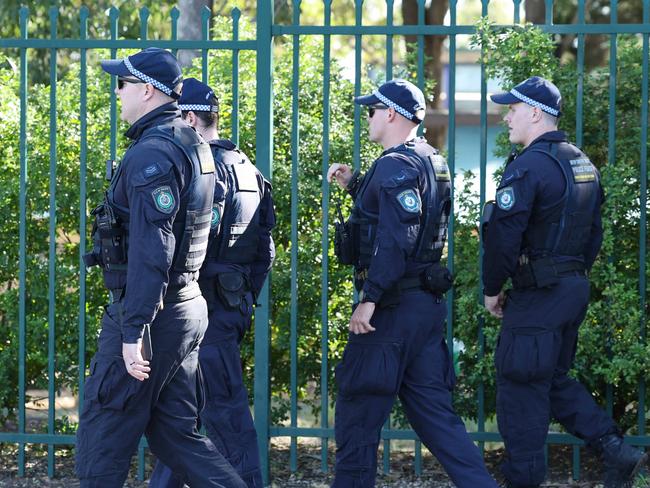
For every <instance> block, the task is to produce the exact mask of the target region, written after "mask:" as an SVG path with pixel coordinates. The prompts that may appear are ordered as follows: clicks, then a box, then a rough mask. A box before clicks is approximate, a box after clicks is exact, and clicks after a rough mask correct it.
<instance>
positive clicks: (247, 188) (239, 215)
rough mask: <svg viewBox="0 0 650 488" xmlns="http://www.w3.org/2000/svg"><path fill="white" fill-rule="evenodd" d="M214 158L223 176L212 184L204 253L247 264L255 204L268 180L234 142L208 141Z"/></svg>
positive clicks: (256, 224) (256, 234)
mask: <svg viewBox="0 0 650 488" xmlns="http://www.w3.org/2000/svg"><path fill="white" fill-rule="evenodd" d="M210 147H211V149H212V155H213V157H214V161H215V162H216V163H217V164H218V165H220V168H221V169H222V173H224V174H225V177H226V182H225V184H226V188H225V191H224V188H223V187H222V186H221V185H219V183H217V184H216V185H215V194H214V201H213V204H212V219H211V230H210V244H209V248H208V257H209V258H210V259H214V260H216V261H218V262H220V263H232V264H250V263H252V262H254V261H255V258H256V256H257V246H258V243H259V238H260V232H261V227H260V215H259V206H260V202H261V201H262V197H263V196H264V192H265V191H268V189H270V188H269V187H270V184H269V183H268V182H267V181H266V180H265V179H264V178H263V177H262V175H261V174H260V172H259V171H258V170H257V168H255V166H254V165H253V163H251V162H250V160H249V159H248V157H247V156H246V155H245V154H244V153H243V152H242V151H240V150H239V148H238V147H237V146H235V144H233V143H232V142H231V141H229V140H226V139H219V140H216V141H211V142H210Z"/></svg>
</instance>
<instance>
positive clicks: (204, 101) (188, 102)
mask: <svg viewBox="0 0 650 488" xmlns="http://www.w3.org/2000/svg"><path fill="white" fill-rule="evenodd" d="M215 100H216V103H215ZM178 108H180V109H181V110H183V111H187V112H189V111H190V110H191V111H192V112H219V99H218V98H217V97H216V95H215V94H214V91H212V88H210V87H209V86H208V85H206V84H205V83H201V82H200V81H199V80H197V79H196V78H187V79H186V80H185V81H183V91H182V93H181V98H180V100H179V101H178Z"/></svg>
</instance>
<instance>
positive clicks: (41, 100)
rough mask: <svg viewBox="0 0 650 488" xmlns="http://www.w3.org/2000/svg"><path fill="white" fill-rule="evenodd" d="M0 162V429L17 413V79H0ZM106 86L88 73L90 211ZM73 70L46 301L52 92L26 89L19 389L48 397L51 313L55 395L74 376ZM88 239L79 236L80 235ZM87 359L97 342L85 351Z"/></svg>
mask: <svg viewBox="0 0 650 488" xmlns="http://www.w3.org/2000/svg"><path fill="white" fill-rule="evenodd" d="M0 79H1V82H0V103H1V104H2V121H3V123H2V124H0V140H2V141H3V144H2V145H0V158H2V160H3V161H5V164H4V170H3V171H2V172H1V173H0V188H2V191H1V192H0V204H1V205H2V208H3V210H4V211H3V218H2V222H1V223H0V229H1V231H0V249H2V251H0V260H1V261H2V264H3V265H2V266H0V283H2V285H1V287H0V290H2V291H1V292H0V321H1V323H2V326H0V385H1V387H0V420H2V419H3V418H5V417H12V416H13V414H14V413H15V408H16V398H17V389H18V371H17V369H18V361H17V358H18V353H17V349H18V297H19V295H18V275H19V245H18V234H19V175H20V164H19V163H20V158H19V137H18V135H19V134H20V125H19V124H20V120H19V114H20V108H19V101H20V98H19V94H18V92H19V91H18V80H17V76H16V74H15V73H14V72H13V71H12V70H10V69H6V70H4V71H2V72H0ZM108 83H109V79H108V77H107V76H99V75H98V68H94V69H90V70H89V73H88V92H87V93H88V113H89V114H92V115H91V116H90V117H89V124H88V133H87V134H88V173H87V179H86V181H85V183H86V185H87V197H88V202H97V201H98V200H99V198H100V197H101V190H102V187H103V186H104V181H103V179H102V175H103V171H104V164H103V162H102V161H104V160H105V159H106V158H107V156H108V141H109V139H110V134H109V125H108V110H107V106H108V92H109V85H108ZM79 89H80V88H79V73H78V66H77V67H76V68H73V69H72V70H71V72H70V74H69V75H68V76H67V77H66V78H65V79H62V80H60V83H58V84H57V105H56V114H55V118H56V123H57V127H56V155H55V158H54V160H55V161H56V167H55V174H54V175H53V176H52V181H53V182H54V188H55V195H56V205H55V209H54V210H55V212H56V232H55V235H54V243H55V248H56V259H55V263H54V269H55V276H56V285H55V287H54V290H53V297H54V301H53V302H51V301H50V287H49V284H48V273H49V259H48V253H49V246H50V233H49V225H50V216H51V215H53V213H52V212H51V210H50V184H51V179H50V125H49V117H50V107H49V97H48V96H47V94H48V92H49V87H46V86H44V85H40V84H36V85H33V86H31V87H30V88H29V94H28V113H27V140H26V143H27V151H28V153H27V176H28V179H27V186H26V205H27V208H26V215H27V224H26V230H27V235H26V237H27V239H26V241H27V248H26V267H25V270H26V275H25V276H26V300H25V301H26V304H25V305H26V320H25V322H26V324H25V325H26V338H27V347H26V354H27V362H26V386H27V388H28V389H29V388H37V389H43V388H47V384H48V376H47V361H48V316H49V313H50V305H52V306H53V307H54V310H53V314H54V327H55V332H56V345H55V347H56V356H55V364H56V371H57V374H56V378H55V384H56V386H57V388H60V387H62V386H70V387H72V388H73V389H74V388H76V380H77V378H78V372H77V369H76V364H78V354H79V353H78V350H79V349H78V348H79V341H78V340H77V338H78V335H79V334H78V325H79V187H80V161H79V152H80V151H79V141H80V117H79ZM82 231H83V232H87V230H86V229H83V230H82ZM100 282H101V279H100V276H99V273H97V272H96V271H93V272H91V273H90V276H89V278H88V280H87V283H88V287H87V290H86V291H87V303H86V308H85V315H86V321H87V322H86V327H87V330H88V337H90V338H92V337H93V336H94V333H95V332H96V330H97V326H98V320H99V316H100V312H101V310H100V308H101V304H102V303H103V299H104V292H103V291H102V290H101V286H100ZM88 346H89V350H88V352H87V355H86V358H87V359H88V358H89V357H90V355H91V354H92V352H93V350H94V340H92V339H90V340H89V342H88Z"/></svg>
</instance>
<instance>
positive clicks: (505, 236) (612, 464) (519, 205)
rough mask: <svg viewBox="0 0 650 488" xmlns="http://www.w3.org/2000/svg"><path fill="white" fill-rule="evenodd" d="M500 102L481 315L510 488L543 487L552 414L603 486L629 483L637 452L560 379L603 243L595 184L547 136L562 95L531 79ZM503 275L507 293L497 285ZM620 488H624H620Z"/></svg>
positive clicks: (576, 158) (575, 158)
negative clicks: (502, 161)
mask: <svg viewBox="0 0 650 488" xmlns="http://www.w3.org/2000/svg"><path fill="white" fill-rule="evenodd" d="M492 100H493V101H494V102H496V103H499V104H505V105H509V110H508V113H507V114H506V116H505V117H504V121H505V122H506V124H507V125H508V130H509V134H510V142H511V143H513V144H521V145H522V146H523V150H522V151H521V152H520V153H519V154H518V155H517V154H514V153H513V155H512V156H511V158H510V161H509V164H508V165H507V166H506V169H505V172H504V174H503V177H502V179H501V182H500V184H499V186H498V188H497V192H496V205H494V206H493V208H492V207H488V208H491V209H492V210H491V217H490V218H489V223H488V224H487V227H486V228H485V231H486V235H484V246H485V253H484V255H483V286H484V294H485V307H486V308H487V310H488V311H489V312H490V313H491V314H492V315H494V316H496V317H500V318H502V319H503V320H502V324H501V331H500V335H499V341H498V345H497V349H496V353H495V363H496V370H497V387H498V390H497V419H498V423H499V431H500V432H501V435H502V436H503V439H504V442H505V447H506V455H507V457H506V460H505V462H504V464H503V466H502V471H503V474H504V475H505V477H506V479H507V480H508V483H509V486H511V487H534V486H539V485H540V483H542V481H543V480H544V476H545V473H546V462H545V459H544V443H545V441H546V434H547V432H548V426H549V421H550V419H551V417H554V418H555V419H556V420H558V421H559V422H560V423H561V424H562V425H563V426H564V428H565V429H566V430H567V431H568V432H570V433H571V434H573V435H575V436H577V437H579V438H581V439H584V440H585V442H586V443H587V444H588V445H589V446H591V447H593V448H594V449H596V450H597V451H598V452H600V453H601V455H602V459H603V465H604V469H605V487H607V488H613V487H622V486H628V484H627V483H631V480H633V478H634V476H635V474H636V473H637V471H638V470H639V469H640V468H641V467H642V465H643V464H644V463H645V462H646V461H647V455H644V454H643V453H642V452H641V451H639V450H637V449H634V448H632V447H631V446H629V445H627V444H624V443H623V437H622V436H621V434H620V431H619V429H618V428H617V426H616V424H615V423H614V421H613V420H612V419H611V418H610V417H608V416H607V415H606V414H605V412H603V411H602V410H601V409H600V408H599V407H598V406H597V405H596V403H595V401H594V400H593V398H592V397H591V395H590V394H589V393H588V392H587V390H586V389H585V388H584V386H582V385H581V384H580V383H579V382H577V381H576V380H575V379H573V378H571V377H570V376H568V374H567V373H568V372H569V370H570V369H571V367H572V365H573V360H574V354H575V350H576V342H577V338H578V328H579V326H580V323H581V322H582V320H583V319H584V317H585V314H586V311H587V304H588V301H589V281H588V279H587V276H586V272H587V271H588V270H589V269H590V268H591V266H592V264H593V263H594V260H595V259H596V255H597V254H598V251H599V249H600V245H601V242H602V236H603V232H602V225H601V215H600V206H601V204H602V201H603V192H602V188H601V186H600V175H599V173H598V171H597V170H596V168H595V167H594V166H593V164H592V163H591V162H590V161H589V158H588V157H587V156H586V155H585V154H584V153H583V152H582V151H581V150H580V149H578V148H577V147H576V146H574V145H573V144H571V143H569V142H567V138H566V135H565V134H564V132H561V131H558V129H557V120H558V117H559V116H560V109H561V96H560V92H559V90H558V89H557V87H556V86H555V85H553V83H551V82H549V81H547V80H545V79H543V78H540V77H537V76H535V77H532V78H529V79H527V80H526V81H524V82H522V83H520V84H519V85H517V86H516V87H514V88H513V89H512V90H510V92H508V93H500V94H496V95H493V96H492ZM508 278H512V285H513V289H512V290H510V291H508V292H507V293H504V291H503V286H504V284H505V283H506V280H507V279H508ZM629 486H631V485H629Z"/></svg>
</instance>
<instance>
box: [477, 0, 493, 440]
mask: <svg viewBox="0 0 650 488" xmlns="http://www.w3.org/2000/svg"><path fill="white" fill-rule="evenodd" d="M489 3H490V0H481V15H482V16H483V17H487V15H488V4H489ZM482 49H483V48H482ZM480 110H481V146H480V161H479V164H480V169H479V173H480V175H479V202H480V208H483V205H484V204H485V180H486V176H487V175H486V174H485V173H486V172H487V79H486V74H485V65H483V64H481V109H480ZM479 239H480V237H479ZM482 277H483V246H482V245H480V246H479V289H478V299H479V303H481V304H482V303H483V292H482V289H483V287H482V286H481V282H482ZM478 322H479V323H478V338H477V340H478V347H479V359H483V356H484V355H485V334H484V332H483V327H484V326H485V319H484V318H483V316H479V319H478ZM477 397H478V425H477V430H478V432H479V433H483V432H485V385H484V384H483V381H481V382H480V384H479V385H478V391H477ZM484 447H485V443H484V442H482V441H481V442H479V448H480V449H481V452H483V448H484Z"/></svg>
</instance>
